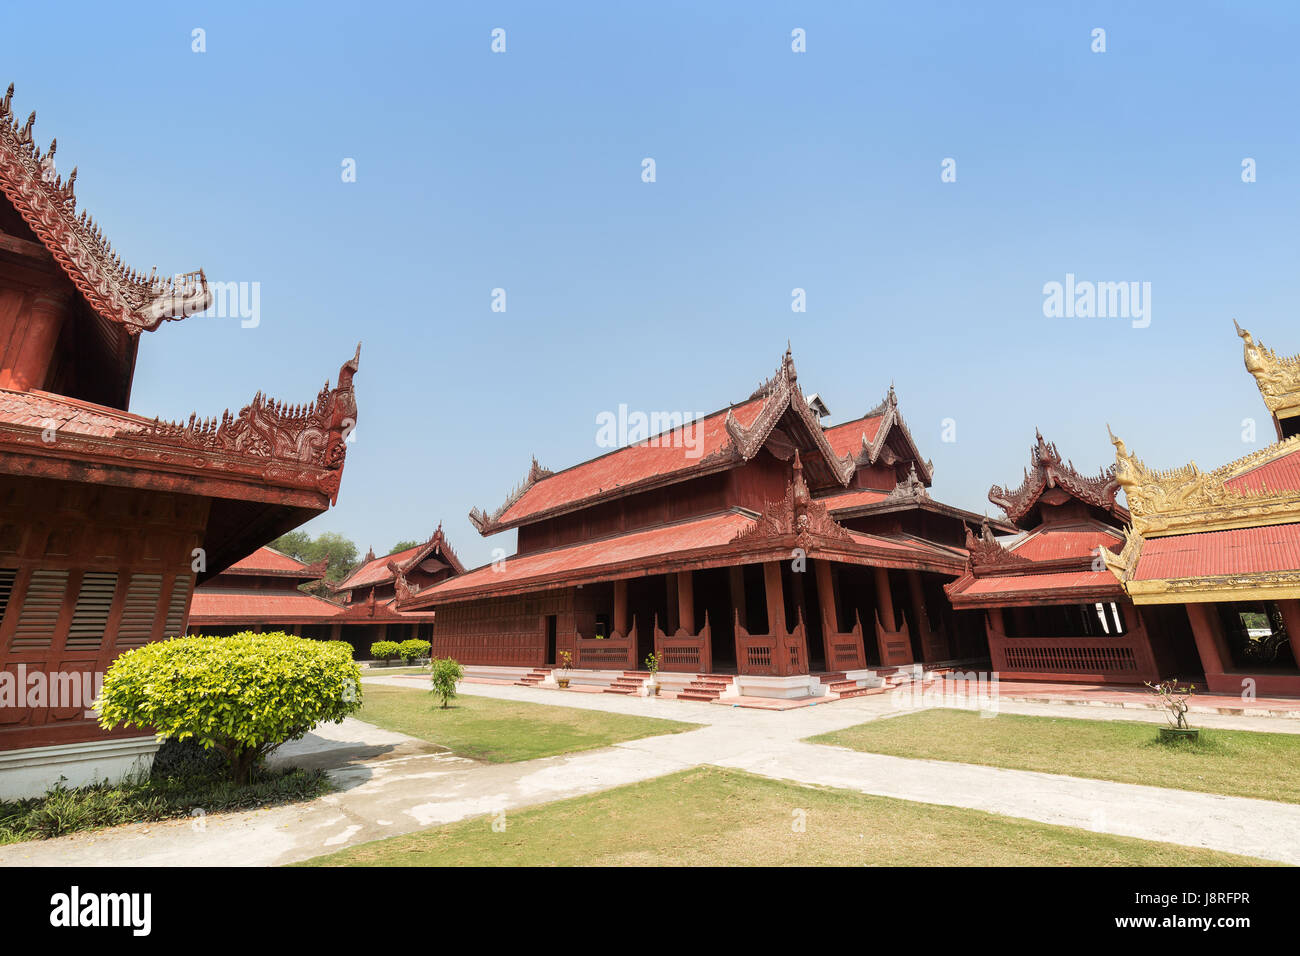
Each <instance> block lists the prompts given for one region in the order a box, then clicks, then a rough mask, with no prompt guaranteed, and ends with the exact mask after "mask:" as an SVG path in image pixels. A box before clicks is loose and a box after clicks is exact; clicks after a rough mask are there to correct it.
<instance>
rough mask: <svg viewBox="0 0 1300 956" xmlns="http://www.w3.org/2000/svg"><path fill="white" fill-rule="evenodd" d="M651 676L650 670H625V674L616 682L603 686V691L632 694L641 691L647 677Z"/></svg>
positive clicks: (605, 692)
mask: <svg viewBox="0 0 1300 956" xmlns="http://www.w3.org/2000/svg"><path fill="white" fill-rule="evenodd" d="M649 676H650V672H649V671H624V672H623V675H622V676H621V677H619V678H617V679H616V680H615V681H614V683H612V684H610V685H609V686H608V687H602V688H601V693H604V694H623V695H624V696H631V695H633V694H636V693H639V692H640V690H641V685H642V684H644V683H645V679H646V678H647V677H649Z"/></svg>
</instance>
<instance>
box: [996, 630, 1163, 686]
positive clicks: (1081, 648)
mask: <svg viewBox="0 0 1300 956" xmlns="http://www.w3.org/2000/svg"><path fill="white" fill-rule="evenodd" d="M989 656H990V658H991V659H992V664H993V669H994V670H995V671H1000V672H1002V673H1005V674H1008V675H1015V676H1017V677H1020V678H1024V677H1028V676H1034V677H1038V678H1041V679H1043V680H1051V679H1069V678H1075V679H1077V678H1088V679H1090V680H1095V681H1098V682H1099V683H1116V684H1139V683H1141V682H1143V681H1148V680H1158V679H1159V674H1158V672H1157V669H1156V664H1155V659H1154V657H1153V656H1152V654H1151V647H1150V645H1149V644H1148V642H1147V636H1146V631H1145V629H1143V628H1142V627H1137V628H1135V629H1134V630H1132V631H1129V632H1128V633H1127V634H1121V635H1118V636H1116V637H1007V636H1006V635H1005V634H1002V633H1000V632H998V631H997V630H995V629H993V628H990V629H989Z"/></svg>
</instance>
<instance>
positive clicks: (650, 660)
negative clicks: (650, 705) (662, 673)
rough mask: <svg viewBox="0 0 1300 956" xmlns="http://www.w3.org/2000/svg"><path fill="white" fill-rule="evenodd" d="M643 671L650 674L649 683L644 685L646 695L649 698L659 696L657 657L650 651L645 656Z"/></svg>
mask: <svg viewBox="0 0 1300 956" xmlns="http://www.w3.org/2000/svg"><path fill="white" fill-rule="evenodd" d="M645 669H646V670H648V671H649V672H650V682H649V683H648V684H646V685H645V687H646V693H648V694H649V695H650V696H651V697H658V696H659V655H658V654H656V653H655V652H654V651H651V652H650V653H649V654H648V655H646V659H645Z"/></svg>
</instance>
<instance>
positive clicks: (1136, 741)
mask: <svg viewBox="0 0 1300 956" xmlns="http://www.w3.org/2000/svg"><path fill="white" fill-rule="evenodd" d="M1160 726H1161V725H1160V724H1155V723H1140V722H1137V721H1128V720H1080V719H1077V718H1072V717H1028V716H1024V715H1021V714H998V715H997V716H996V717H981V716H980V715H979V714H978V713H975V712H972V711H966V710H950V709H942V708H940V709H935V710H924V711H920V712H918V713H914V714H906V715H904V716H901V717H889V718H885V719H883V720H873V721H871V722H869V723H865V724H858V725H857V726H856V727H849V728H846V729H845V730H838V731H835V732H834V733H829V734H822V735H821V736H818V737H812V738H810V741H811V742H812V743H818V744H834V745H836V746H839V747H848V748H850V749H852V750H862V751H866V752H868V753H877V754H889V755H891V756H895V757H919V758H923V759H926V760H951V761H956V762H958V763H973V764H983V765H985V766H989V767H1007V768H1009V769H1012V770H1036V771H1039V772H1041V773H1057V774H1066V775H1068V776H1072V777H1090V778H1092V779H1095V780H1115V781H1119V782H1120V783H1140V784H1147V785H1150V786H1156V787H1171V788H1173V789H1177V790H1196V791H1200V792H1202V793H1220V794H1226V795H1228V796H1234V797H1255V798H1258V799H1260V800H1280V801H1283V802H1285V803H1300V735H1296V734H1265V733H1256V732H1253V731H1248V730H1206V729H1205V728H1201V734H1200V740H1199V741H1198V742H1196V743H1190V742H1186V741H1184V742H1179V743H1173V744H1165V743H1161V742H1160V741H1159V737H1158V734H1159V732H1158V728H1159V727H1160Z"/></svg>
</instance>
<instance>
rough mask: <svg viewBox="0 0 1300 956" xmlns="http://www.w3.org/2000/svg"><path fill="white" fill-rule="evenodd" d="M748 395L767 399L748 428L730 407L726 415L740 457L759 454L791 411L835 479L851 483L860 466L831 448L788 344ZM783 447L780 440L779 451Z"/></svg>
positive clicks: (849, 456)
mask: <svg viewBox="0 0 1300 956" xmlns="http://www.w3.org/2000/svg"><path fill="white" fill-rule="evenodd" d="M749 397H750V400H751V401H752V400H753V399H756V398H762V399H763V400H764V401H763V409H762V411H760V412H759V413H758V417H757V418H755V419H754V422H753V424H751V425H750V426H749V427H748V428H746V427H745V426H744V425H741V424H740V422H739V421H737V420H736V417H735V415H734V414H732V412H731V410H730V409H728V411H727V418H726V421H725V422H724V425H725V427H726V429H727V435H728V436H729V437H730V439H731V445H732V447H733V448H734V449H735V453H736V454H738V455H739V457H740V458H741V459H743V460H745V461H748V460H749V459H751V458H753V457H754V456H755V455H757V454H758V451H759V449H760V448H762V447H763V446H764V445H765V444H767V443H768V440H769V438H770V437H771V435H772V433H773V430H774V429H776V426H777V423H778V422H780V420H781V418H782V416H783V415H785V413H786V412H787V411H789V412H790V413H791V414H793V415H794V416H795V417H796V418H798V419H799V421H800V422H801V424H802V425H803V426H804V428H805V429H806V430H807V432H808V434H810V435H811V436H812V438H813V443H814V445H815V446H816V447H817V450H818V451H819V452H820V453H821V457H822V458H823V459H824V460H825V462H826V465H827V467H828V468H829V470H830V472H831V474H832V475H833V476H834V478H835V480H836V481H838V482H839V483H840V484H841V485H844V486H846V487H847V486H848V483H849V482H850V481H851V480H852V478H853V473H854V471H856V470H857V466H856V464H855V463H854V461H853V457H852V456H851V455H845V456H843V457H841V456H839V455H836V454H835V450H834V449H833V448H831V443H830V441H829V440H828V439H827V438H826V432H825V430H824V429H823V428H822V424H821V419H820V418H818V416H817V413H816V412H815V411H814V410H813V408H812V406H811V405H809V404H808V401H807V399H806V398H804V394H803V390H802V389H801V388H800V387H799V373H798V372H797V371H796V370H795V367H794V356H793V355H792V354H791V351H790V348H789V346H788V345H787V346H786V350H785V355H784V356H783V357H782V359H781V364H780V366H778V367H777V370H776V372H775V374H773V375H772V377H771V378H769V379H768V380H767V381H766V382H763V383H762V384H761V385H759V387H758V388H756V389H755V390H754V392H753V394H752V395H750V396H749ZM780 447H781V446H780V443H779V441H778V451H779V450H780ZM777 457H779V458H785V457H787V456H784V455H780V454H778V455H777Z"/></svg>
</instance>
